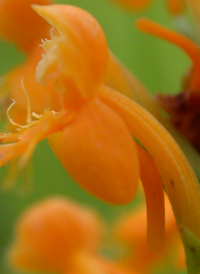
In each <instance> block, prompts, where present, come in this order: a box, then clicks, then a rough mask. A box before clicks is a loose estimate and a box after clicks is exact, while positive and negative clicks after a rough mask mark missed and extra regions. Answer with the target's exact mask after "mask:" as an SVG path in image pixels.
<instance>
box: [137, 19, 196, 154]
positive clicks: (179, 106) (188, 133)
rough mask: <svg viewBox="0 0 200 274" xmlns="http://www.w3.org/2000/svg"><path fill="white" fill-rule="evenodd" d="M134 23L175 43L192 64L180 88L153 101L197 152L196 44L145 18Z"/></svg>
mask: <svg viewBox="0 0 200 274" xmlns="http://www.w3.org/2000/svg"><path fill="white" fill-rule="evenodd" d="M137 26H138V28H139V29H140V30H142V31H145V32H147V33H150V34H153V35H155V36H157V37H160V38H162V39H164V40H166V41H169V42H171V43H173V44H175V45H176V46H178V47H180V49H182V50H183V51H184V52H185V53H186V54H187V55H188V56H189V57H190V59H191V61H192V67H191V69H190V72H189V73H188V75H187V76H186V77H185V79H184V81H183V87H182V88H183V91H182V92H180V93H179V94H177V95H157V101H158V103H159V104H160V105H161V106H162V107H163V108H164V109H165V110H166V111H167V112H168V113H169V115H170V119H171V122H172V124H173V125H174V126H175V127H176V128H177V129H178V130H179V131H180V132H181V134H183V135H184V136H185V137H186V138H187V139H188V141H189V142H190V143H191V144H192V145H193V146H194V147H195V148H196V149H197V151H198V152H200V139H199V135H200V121H199V117H200V110H199V106H200V47H199V46H198V45H197V44H195V43H194V42H193V41H191V40H190V39H189V38H187V37H184V36H183V35H181V34H179V33H177V32H174V31H171V30H169V29H166V28H164V27H162V26H160V25H158V24H156V23H154V22H152V21H150V20H149V19H140V20H138V22H137Z"/></svg>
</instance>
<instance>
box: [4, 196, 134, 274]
mask: <svg viewBox="0 0 200 274" xmlns="http://www.w3.org/2000/svg"><path fill="white" fill-rule="evenodd" d="M14 232H15V234H14V241H13V243H12V244H11V246H10V248H9V250H8V252H7V262H8V265H9V266H10V267H11V268H13V269H16V270H23V271H31V272H32V271H39V272H45V273H54V272H55V273H58V274H67V273H68V274H69V273H77V274H94V273H98V274H122V273H123V274H139V273H138V272H137V273H136V272H135V271H132V270H130V269H128V268H126V267H125V266H121V265H119V264H118V263H116V262H115V261H111V260H107V259H106V258H104V257H102V255H100V248H101V247H102V244H103V241H102V240H103V232H104V224H103V222H102V221H101V219H100V218H99V216H98V215H97V214H96V212H94V211H93V210H91V209H90V208H86V207H83V206H82V205H79V204H77V203H75V202H72V201H70V200H67V199H64V198H62V197H54V198H49V199H47V200H44V201H42V202H39V203H38V204H36V205H34V206H32V207H31V208H29V209H27V210H26V211H25V212H24V213H23V214H22V216H20V218H19V219H18V221H17V223H16V226H15V231H14ZM97 271H98V272H97Z"/></svg>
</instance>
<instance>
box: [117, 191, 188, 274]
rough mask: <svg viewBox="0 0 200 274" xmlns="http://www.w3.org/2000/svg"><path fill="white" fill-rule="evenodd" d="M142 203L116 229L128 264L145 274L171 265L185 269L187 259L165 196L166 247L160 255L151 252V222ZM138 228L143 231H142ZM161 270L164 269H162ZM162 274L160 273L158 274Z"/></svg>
mask: <svg viewBox="0 0 200 274" xmlns="http://www.w3.org/2000/svg"><path fill="white" fill-rule="evenodd" d="M146 217H147V216H146V209H145V205H144V203H143V202H142V204H140V205H139V206H138V207H136V208H135V209H134V210H132V211H130V212H126V213H125V214H123V215H122V216H121V218H119V219H118V220H117V222H116V224H115V226H114V229H113V230H114V236H115V238H116V239H117V240H118V241H119V242H120V243H122V244H123V245H124V246H125V247H126V250H127V252H126V253H127V255H126V256H125V258H122V260H123V261H122V262H124V264H126V265H129V267H130V268H133V269H134V270H137V271H140V272H141V273H152V270H153V269H156V267H157V268H158V269H157V271H158V270H159V269H160V268H163V267H166V265H170V266H171V267H172V268H173V269H174V270H175V269H176V270H178V269H179V270H180V269H182V270H183V269H184V268H185V255H184V249H183V244H182V242H181V239H180V236H179V233H178V228H177V225H176V220H175V218H174V215H173V211H172V208H171V205H170V203H169V200H168V198H167V197H166V195H165V218H166V245H165V247H164V248H163V249H162V251H161V252H159V253H154V252H151V251H149V249H148V246H147V244H146V231H147V218H146ZM138 225H139V227H140V229H138ZM160 270H161V269H160ZM158 273H159V272H158Z"/></svg>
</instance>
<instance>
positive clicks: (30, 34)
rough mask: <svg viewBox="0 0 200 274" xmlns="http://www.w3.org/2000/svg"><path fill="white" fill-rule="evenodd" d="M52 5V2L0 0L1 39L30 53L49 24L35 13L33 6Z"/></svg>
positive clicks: (47, 0)
mask: <svg viewBox="0 0 200 274" xmlns="http://www.w3.org/2000/svg"><path fill="white" fill-rule="evenodd" d="M51 3H52V0H17V1H12V0H0V37H1V38H3V39H5V40H8V41H10V42H12V43H14V44H16V45H17V46H18V47H19V48H20V49H22V50H23V51H27V52H30V50H31V49H32V47H33V46H34V45H35V42H36V41H37V40H38V41H39V39H40V38H41V35H43V33H44V30H45V29H47V28H48V24H46V23H45V22H44V21H43V20H42V19H41V18H40V17H39V16H38V15H37V14H36V13H34V11H33V10H32V9H31V5H32V4H38V5H48V4H51Z"/></svg>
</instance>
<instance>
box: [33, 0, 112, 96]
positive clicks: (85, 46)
mask: <svg viewBox="0 0 200 274" xmlns="http://www.w3.org/2000/svg"><path fill="white" fill-rule="evenodd" d="M33 8H34V9H35V10H36V11H37V13H38V14H39V15H41V16H42V17H43V18H44V19H45V20H46V21H47V22H49V23H50V24H51V25H52V26H53V27H54V28H55V29H56V31H57V34H58V35H57V36H55V37H52V40H48V41H44V42H43V48H44V50H45V51H46V54H45V55H44V57H43V59H42V60H41V62H40V63H39V64H38V68H37V71H36V78H37V80H38V81H39V82H40V83H42V82H45V81H48V79H52V77H53V79H57V80H58V79H59V82H61V83H60V84H63V85H64V88H65V90H66V89H68V90H69V88H68V87H67V82H68V81H69V80H71V81H73V82H74V83H75V86H76V88H77V89H78V92H79V93H80V94H81V95H82V96H83V97H86V98H87V97H88V96H89V97H91V95H92V96H93V95H94V94H96V89H97V88H98V87H99V85H100V84H102V82H103V80H104V77H105V73H106V69H107V65H108V58H109V53H108V45H107V41H106V37H105V34H104V32H103V30H102V28H101V27H100V25H99V23H98V22H97V21H96V19H95V18H94V17H93V16H92V15H91V14H89V13H88V12H86V11H84V10H83V9H81V8H78V7H75V6H69V5H50V6H45V7H43V6H37V5H33ZM58 63H59V65H58ZM68 78H70V79H69V80H68ZM70 87H71V86H70ZM75 91H76V92H77V90H75V89H74V90H73V92H75Z"/></svg>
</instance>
